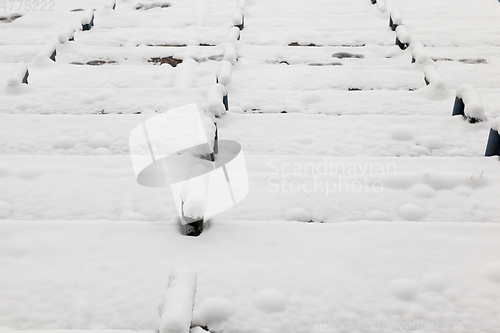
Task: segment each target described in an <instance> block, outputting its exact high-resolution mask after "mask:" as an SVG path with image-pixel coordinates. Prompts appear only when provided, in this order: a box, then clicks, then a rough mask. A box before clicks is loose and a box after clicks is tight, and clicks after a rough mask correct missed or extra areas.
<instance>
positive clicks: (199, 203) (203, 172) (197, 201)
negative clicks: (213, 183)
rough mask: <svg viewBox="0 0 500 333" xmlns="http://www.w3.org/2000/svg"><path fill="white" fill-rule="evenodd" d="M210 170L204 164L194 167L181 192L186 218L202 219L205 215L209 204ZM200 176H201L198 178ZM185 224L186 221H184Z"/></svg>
mask: <svg viewBox="0 0 500 333" xmlns="http://www.w3.org/2000/svg"><path fill="white" fill-rule="evenodd" d="M208 171H209V170H208V169H207V168H206V167H205V166H203V165H202V164H198V165H195V166H193V167H192V168H191V169H190V170H189V173H188V178H187V179H188V180H187V182H186V184H185V185H184V188H183V190H182V192H181V198H182V201H183V203H184V204H183V206H182V211H183V212H184V216H185V217H189V218H191V219H201V218H203V217H204V215H205V211H206V209H207V202H208V182H209V174H208ZM196 175H199V176H196ZM182 222H183V224H185V223H186V222H185V221H182Z"/></svg>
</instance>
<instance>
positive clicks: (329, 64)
mask: <svg viewBox="0 0 500 333" xmlns="http://www.w3.org/2000/svg"><path fill="white" fill-rule="evenodd" d="M308 65H309V66H342V64H341V63H340V62H332V63H328V64H322V63H319V62H312V63H310V64H308Z"/></svg>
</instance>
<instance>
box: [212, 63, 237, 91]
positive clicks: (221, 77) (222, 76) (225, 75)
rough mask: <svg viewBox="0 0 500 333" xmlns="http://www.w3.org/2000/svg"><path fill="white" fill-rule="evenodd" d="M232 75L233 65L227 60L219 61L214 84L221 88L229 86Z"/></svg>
mask: <svg viewBox="0 0 500 333" xmlns="http://www.w3.org/2000/svg"><path fill="white" fill-rule="evenodd" d="M232 73H233V65H232V64H231V63H230V62H229V61H227V60H223V61H221V63H220V64H219V67H218V68H217V72H216V79H215V80H216V83H220V84H222V85H223V86H225V85H227V84H229V83H230V82H231V77H232Z"/></svg>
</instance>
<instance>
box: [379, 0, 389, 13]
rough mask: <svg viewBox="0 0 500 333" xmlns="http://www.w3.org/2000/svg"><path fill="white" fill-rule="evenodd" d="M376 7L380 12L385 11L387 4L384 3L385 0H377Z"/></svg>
mask: <svg viewBox="0 0 500 333" xmlns="http://www.w3.org/2000/svg"><path fill="white" fill-rule="evenodd" d="M377 9H378V11H379V12H381V13H385V12H387V5H386V4H385V0H377Z"/></svg>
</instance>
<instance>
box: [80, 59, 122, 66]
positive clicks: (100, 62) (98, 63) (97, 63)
mask: <svg viewBox="0 0 500 333" xmlns="http://www.w3.org/2000/svg"><path fill="white" fill-rule="evenodd" d="M116 63H117V62H116V61H115V60H109V59H108V60H91V61H87V62H86V63H83V62H71V63H70V64H71V65H80V66H82V65H88V66H102V65H105V64H116Z"/></svg>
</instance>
